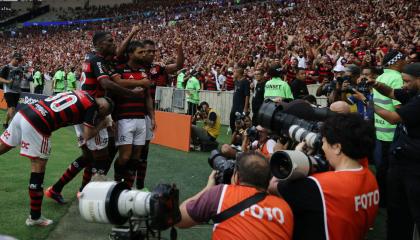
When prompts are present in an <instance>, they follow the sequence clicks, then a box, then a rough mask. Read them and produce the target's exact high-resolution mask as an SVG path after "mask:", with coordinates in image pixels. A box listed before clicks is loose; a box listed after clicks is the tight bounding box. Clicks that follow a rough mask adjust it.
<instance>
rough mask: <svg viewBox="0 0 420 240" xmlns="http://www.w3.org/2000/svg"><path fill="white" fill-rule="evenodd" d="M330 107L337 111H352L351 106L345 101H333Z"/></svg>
mask: <svg viewBox="0 0 420 240" xmlns="http://www.w3.org/2000/svg"><path fill="white" fill-rule="evenodd" d="M330 109H331V111H333V112H336V113H350V106H349V105H348V104H347V103H346V102H344V101H337V102H333V103H332V104H331V106H330Z"/></svg>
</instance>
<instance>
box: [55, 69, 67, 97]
mask: <svg viewBox="0 0 420 240" xmlns="http://www.w3.org/2000/svg"><path fill="white" fill-rule="evenodd" d="M65 75H66V73H65V72H64V70H63V68H59V70H58V71H57V72H56V73H55V74H54V77H53V91H54V94H57V93H61V92H64V90H65V86H64V78H65Z"/></svg>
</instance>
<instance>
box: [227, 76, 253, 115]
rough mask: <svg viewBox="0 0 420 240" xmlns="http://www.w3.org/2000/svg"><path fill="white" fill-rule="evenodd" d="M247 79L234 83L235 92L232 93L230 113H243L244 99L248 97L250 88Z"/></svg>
mask: <svg viewBox="0 0 420 240" xmlns="http://www.w3.org/2000/svg"><path fill="white" fill-rule="evenodd" d="M249 85H250V84H249V81H248V80H247V79H243V80H240V81H235V91H234V92H233V104H232V111H231V112H243V110H244V107H245V98H246V97H247V96H249V91H250V86H249Z"/></svg>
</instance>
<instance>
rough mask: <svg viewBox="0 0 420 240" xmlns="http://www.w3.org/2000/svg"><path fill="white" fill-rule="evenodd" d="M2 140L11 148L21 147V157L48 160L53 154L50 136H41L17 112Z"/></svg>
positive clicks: (0, 138)
mask: <svg viewBox="0 0 420 240" xmlns="http://www.w3.org/2000/svg"><path fill="white" fill-rule="evenodd" d="M0 140H1V141H2V142H3V143H4V144H5V145H7V146H9V147H16V146H18V145H20V155H22V156H26V157H29V158H42V159H48V157H49V156H50V152H51V140H50V136H44V135H42V134H40V133H39V132H38V131H37V130H36V129H35V128H34V127H33V126H32V125H31V124H30V123H29V122H28V120H26V119H25V117H24V116H23V115H22V114H21V113H20V112H17V113H16V115H15V116H14V117H13V120H12V122H11V123H10V125H9V127H8V128H7V129H6V130H5V131H4V132H3V134H2V135H1V137H0Z"/></svg>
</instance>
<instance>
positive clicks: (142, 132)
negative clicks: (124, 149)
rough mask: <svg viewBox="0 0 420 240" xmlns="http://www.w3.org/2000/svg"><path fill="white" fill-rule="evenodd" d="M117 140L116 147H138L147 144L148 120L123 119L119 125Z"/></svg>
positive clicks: (118, 122)
mask: <svg viewBox="0 0 420 240" xmlns="http://www.w3.org/2000/svg"><path fill="white" fill-rule="evenodd" d="M116 125H117V138H116V139H115V145H116V146H120V145H129V144H132V145H137V146H142V145H144V144H145V143H146V120H145V119H137V118H136V119H121V120H118V121H117V123H116Z"/></svg>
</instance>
